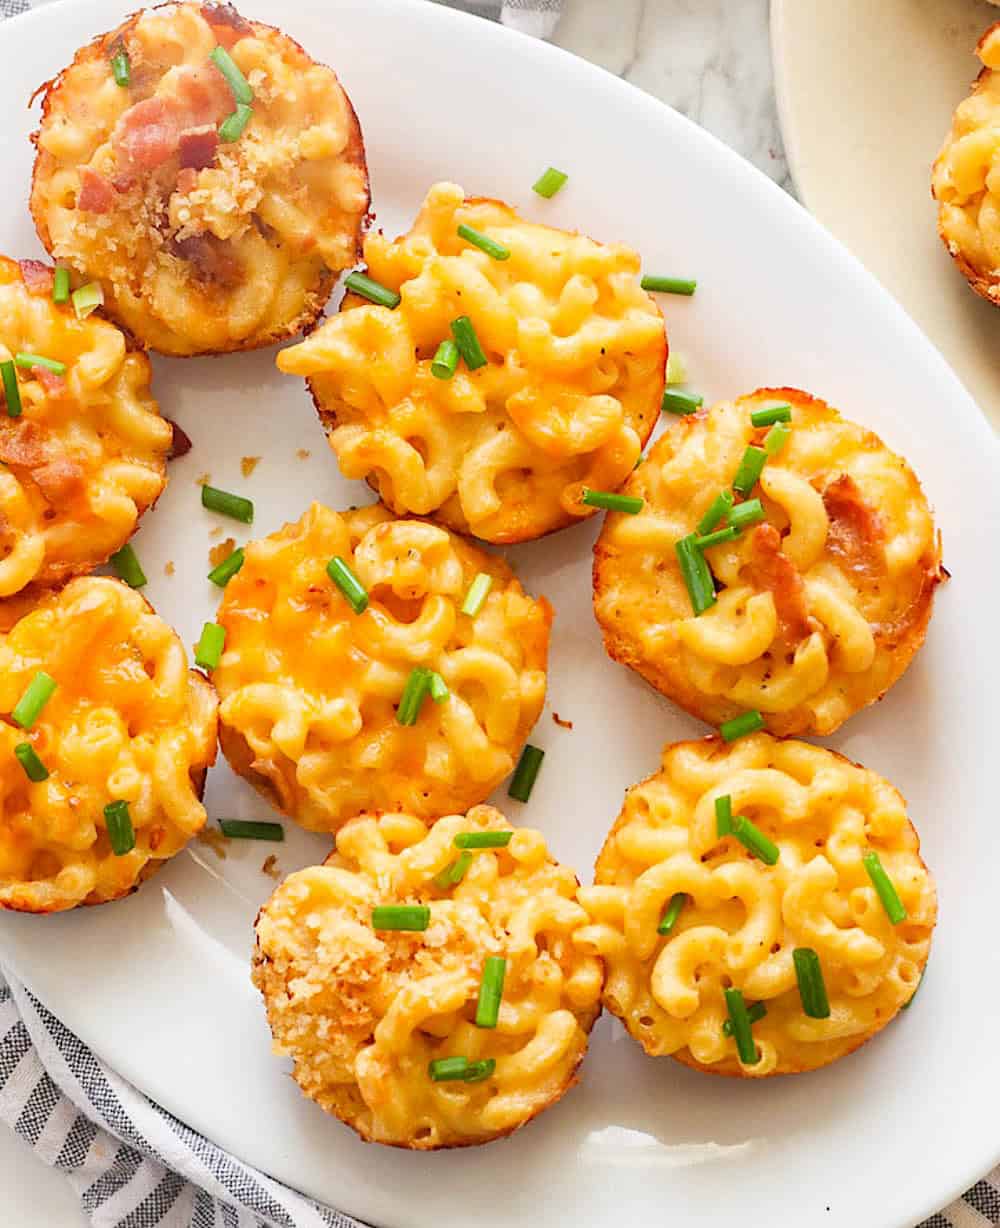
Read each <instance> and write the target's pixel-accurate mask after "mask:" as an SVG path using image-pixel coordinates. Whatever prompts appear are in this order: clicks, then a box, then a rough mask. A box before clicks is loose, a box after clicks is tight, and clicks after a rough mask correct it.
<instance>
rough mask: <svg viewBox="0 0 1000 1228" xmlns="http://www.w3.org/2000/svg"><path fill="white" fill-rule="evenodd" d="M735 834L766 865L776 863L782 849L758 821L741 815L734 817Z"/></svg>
mask: <svg viewBox="0 0 1000 1228" xmlns="http://www.w3.org/2000/svg"><path fill="white" fill-rule="evenodd" d="M733 835H734V836H735V837H736V839H737V840H739V842H740V844H742V845H743V847H744V848H745V849H749V851H750V852H751V853H753V855H754V856H755V857H757V858H759V859H760V860H761V861H762V862H763V863H764V864H765V865H766V866H773V865H775V864H776V862H777V860H778V857H779V856H780V850H779V849H778V846H777V845H776V844H775V843H774V841H773V840H770V839H769V838H768V837H767V836H765V835H764V833H763V832H762V831H761V830H760V828H759V827H758V826H757V824H756V823H751V822H750V820H749V819H745V818H743V816H742V815H739V816H738V817H737V818H735V819H733Z"/></svg>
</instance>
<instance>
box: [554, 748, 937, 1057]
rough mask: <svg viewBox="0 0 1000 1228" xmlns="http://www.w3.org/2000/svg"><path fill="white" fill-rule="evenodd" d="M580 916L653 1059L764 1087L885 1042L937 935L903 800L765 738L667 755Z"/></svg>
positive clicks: (623, 1014)
mask: <svg viewBox="0 0 1000 1228" xmlns="http://www.w3.org/2000/svg"><path fill="white" fill-rule="evenodd" d="M720 813H721V816H722V817H721V818H720ZM720 830H721V831H722V832H723V834H721V835H720ZM579 898H580V901H581V903H582V904H583V906H584V907H585V908H586V909H587V911H588V913H589V914H590V917H591V924H590V925H589V926H587V927H585V928H581V929H579V930H577V931H576V934H575V935H574V939H573V941H574V942H575V943H576V945H577V946H578V948H579V949H580V950H581V951H582V952H585V953H594V954H598V955H600V956H602V957H603V959H604V961H605V965H606V969H607V981H606V985H605V990H604V1004H605V1006H607V1008H608V1010H609V1011H611V1012H612V1013H613V1014H615V1015H617V1016H618V1017H619V1018H620V1019H621V1020H622V1021H623V1023H624V1024H625V1026H626V1028H627V1029H628V1031H629V1032H630V1033H631V1034H632V1036H633V1037H635V1039H636V1040H638V1041H639V1043H640V1044H641V1045H642V1047H643V1048H644V1049H645V1051H646V1052H647V1053H649V1054H652V1055H654V1056H655V1055H660V1054H669V1055H671V1056H672V1057H675V1058H677V1059H678V1060H679V1061H681V1062H683V1063H684V1064H685V1065H688V1066H693V1067H696V1068H697V1069H699V1070H704V1071H708V1072H710V1073H714V1074H724V1075H746V1076H752V1077H760V1076H763V1075H772V1074H794V1073H798V1072H802V1071H806V1070H815V1069H816V1068H817V1067H820V1066H825V1065H827V1064H828V1063H830V1062H833V1061H836V1060H837V1059H838V1058H840V1057H844V1056H845V1055H846V1054H848V1053H850V1052H852V1050H854V1049H857V1048H858V1047H859V1046H860V1045H862V1044H864V1043H865V1041H866V1040H869V1039H870V1038H871V1037H872V1036H874V1035H875V1033H876V1032H878V1031H880V1030H881V1029H882V1028H884V1027H885V1025H886V1024H887V1023H888V1022H889V1021H890V1020H891V1019H892V1018H893V1017H894V1016H895V1015H896V1014H897V1012H898V1011H899V1010H900V1009H901V1008H902V1007H904V1006H906V1005H907V1004H908V1003H909V1001H910V999H911V998H912V996H913V994H914V992H915V991H916V988H917V985H918V984H919V982H920V977H921V975H922V974H923V970H924V966H925V964H926V962H927V956H928V952H929V950H930V942H931V933H932V931H933V929H934V923H935V920H936V917H937V900H936V895H935V890H934V883H933V881H932V879H931V877H930V874H929V873H928V872H927V868H926V867H925V865H924V863H923V861H922V860H921V857H920V841H919V840H918V838H917V834H916V832H915V831H914V830H913V826H912V825H911V823H910V821H909V819H908V818H907V815H906V804H905V802H904V801H903V798H902V797H901V796H900V794H899V793H898V792H897V791H896V789H894V788H893V787H892V785H890V784H889V783H888V781H886V780H883V778H882V777H881V776H879V775H877V773H875V772H872V771H869V770H867V769H866V768H863V767H859V766H858V765H856V764H854V763H851V762H850V761H849V760H848V759H845V758H844V757H843V756H842V755H837V754H835V753H834V752H833V751H829V750H825V749H823V748H822V747H819V746H811V745H809V744H807V743H805V742H794V741H779V740H776V739H774V738H772V737H771V736H770V735H769V734H766V733H758V734H755V735H753V736H751V737H747V738H744V739H742V740H740V741H739V742H736V743H734V744H733V745H732V746H727V745H726V744H725V743H724V742H722V741H721V739H718V738H706V739H704V740H703V741H700V742H679V743H676V744H674V745H672V746H667V747H666V748H665V750H664V752H663V762H662V766H661V768H660V771H659V772H657V773H656V774H655V775H653V776H650V777H648V778H647V779H646V780H644V781H642V782H641V783H640V784H637V785H634V786H633V787H632V788H631V789H629V791H628V793H627V794H626V796H625V805H624V807H623V808H622V812H621V814H620V815H619V817H618V820H617V822H616V823H615V825H614V827H613V828H612V830H611V833H610V835H609V836H608V839H607V841H606V843H605V845H604V848H603V849H602V850H601V853H600V855H599V856H598V859H597V866H596V870H595V882H594V886H592V887H583V888H581V890H580V894H579ZM743 1011H746V1012H747V1015H748V1018H746V1019H744V1020H743V1021H742V1022H743V1023H745V1024H747V1025H748V1027H747V1029H746V1030H744V1029H743V1028H742V1027H741V1026H740V1024H739V1023H738V1022H737V1020H738V1016H740V1015H741V1014H742V1013H743ZM737 1033H740V1035H739V1038H737Z"/></svg>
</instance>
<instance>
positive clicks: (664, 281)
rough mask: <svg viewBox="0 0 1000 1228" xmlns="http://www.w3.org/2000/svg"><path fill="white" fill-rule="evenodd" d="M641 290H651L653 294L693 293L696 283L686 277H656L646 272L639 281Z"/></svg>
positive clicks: (696, 286)
mask: <svg viewBox="0 0 1000 1228" xmlns="http://www.w3.org/2000/svg"><path fill="white" fill-rule="evenodd" d="M639 285H640V286H642V288H643V290H652V291H653V293H654V294H694V292H695V290H697V289H698V283H697V282H696V281H692V280H691V279H690V278H687V277H657V276H655V275H654V274H652V273H647V274H646V276H645V277H643V279H642V281H640V282H639Z"/></svg>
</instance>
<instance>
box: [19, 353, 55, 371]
mask: <svg viewBox="0 0 1000 1228" xmlns="http://www.w3.org/2000/svg"><path fill="white" fill-rule="evenodd" d="M14 362H15V363H17V365H18V366H19V367H21V368H22V369H23V370H25V371H30V370H31V368H32V367H45V369H46V370H47V371H51V372H52V373H53V375H65V374H66V364H65V363H64V362H59V361H58V360H57V359H55V358H45V357H44V356H43V355H41V354H15V355H14Z"/></svg>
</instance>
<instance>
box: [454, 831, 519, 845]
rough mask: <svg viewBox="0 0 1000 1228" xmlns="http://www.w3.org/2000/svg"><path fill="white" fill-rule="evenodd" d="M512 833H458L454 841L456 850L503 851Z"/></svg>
mask: <svg viewBox="0 0 1000 1228" xmlns="http://www.w3.org/2000/svg"><path fill="white" fill-rule="evenodd" d="M513 835H514V833H513V832H512V831H460V832H459V833H458V835H457V836H456V837H455V839H454V845H455V848H457V849H505V848H506V847H507V845H508V844H510V841H511V837H512V836H513Z"/></svg>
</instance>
